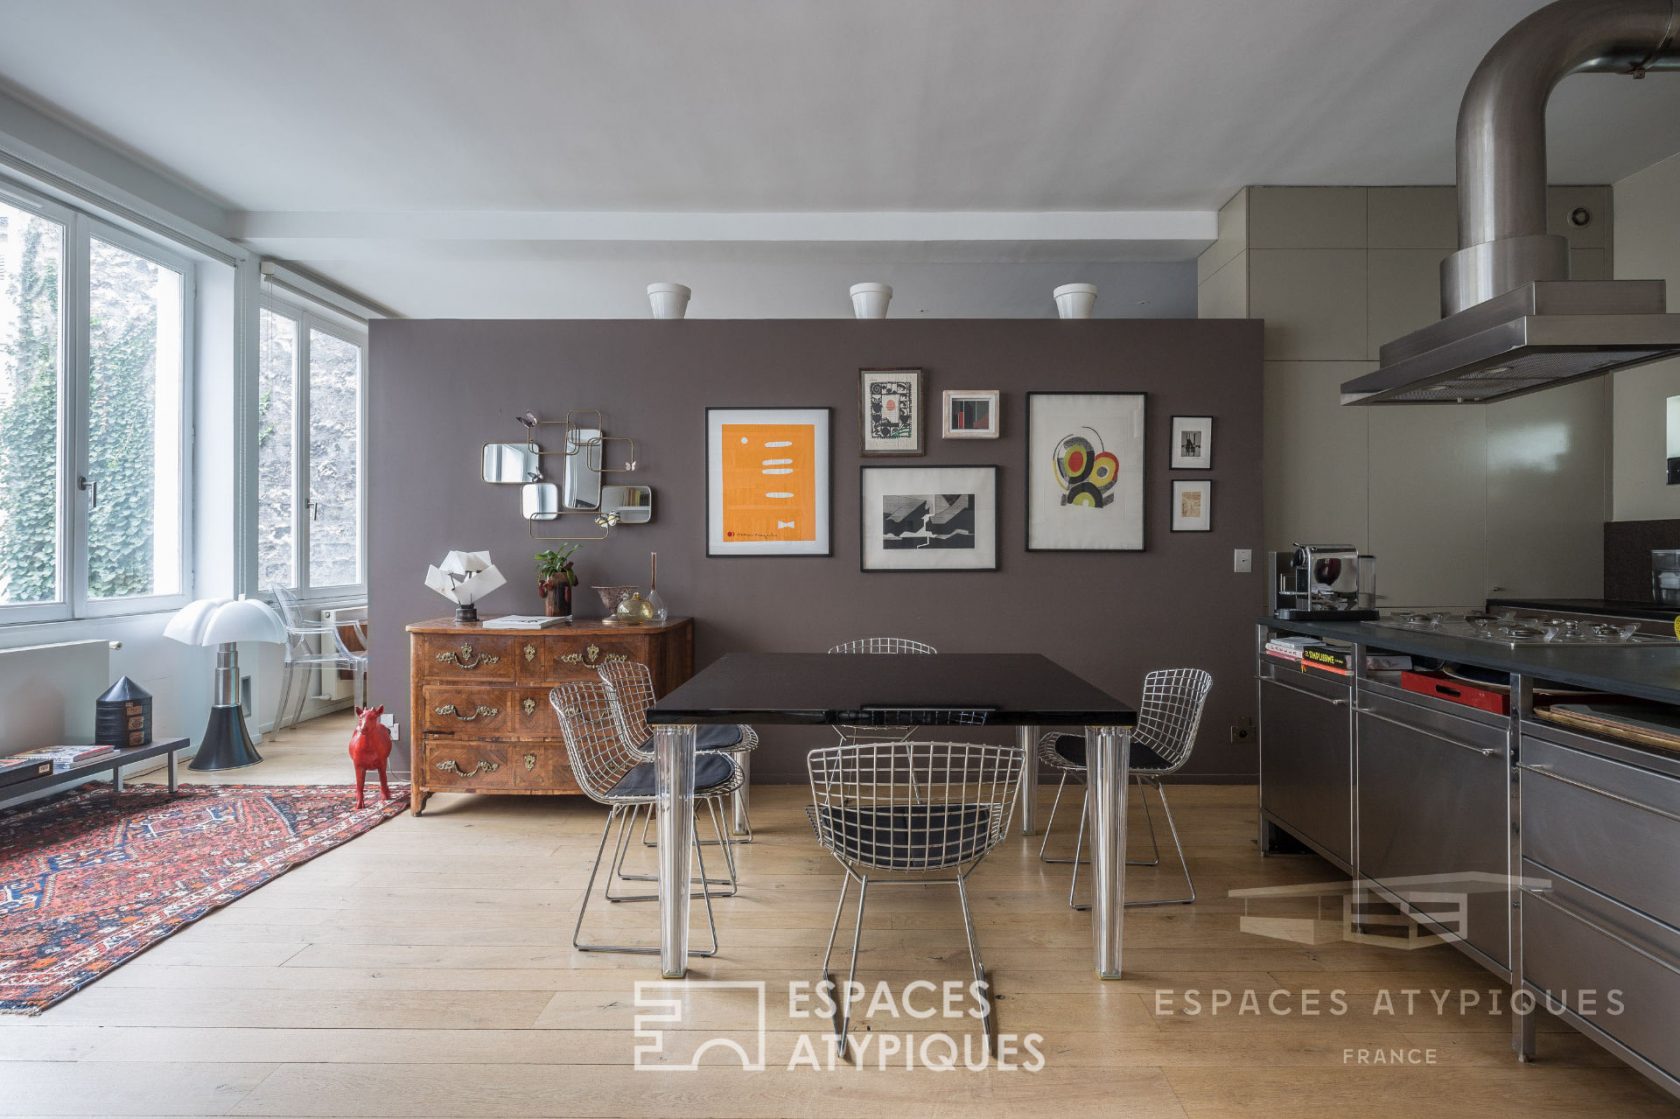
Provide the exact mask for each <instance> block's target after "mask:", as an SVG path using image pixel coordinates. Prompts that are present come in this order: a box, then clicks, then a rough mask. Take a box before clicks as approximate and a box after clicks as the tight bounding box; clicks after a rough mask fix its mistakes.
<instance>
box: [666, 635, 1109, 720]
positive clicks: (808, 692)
mask: <svg viewBox="0 0 1680 1119" xmlns="http://www.w3.org/2000/svg"><path fill="white" fill-rule="evenodd" d="M909 709H921V710H909ZM956 712H979V713H981V714H983V715H984V722H985V723H986V724H987V725H991V726H1022V725H1032V726H1037V725H1041V724H1042V725H1046V726H1087V725H1095V726H1131V725H1132V724H1133V723H1135V722H1136V721H1137V713H1136V712H1135V711H1133V710H1132V708H1131V707H1130V706H1128V705H1127V704H1124V703H1122V702H1120V701H1119V700H1117V699H1115V698H1114V697H1113V696H1111V695H1109V694H1108V693H1106V692H1104V691H1102V690H1100V689H1098V688H1096V687H1093V686H1092V685H1090V684H1088V683H1086V682H1085V681H1084V680H1081V679H1080V678H1079V677H1077V676H1075V675H1074V674H1073V673H1071V672H1069V671H1068V670H1067V669H1065V668H1063V667H1062V666H1061V665H1059V664H1057V663H1055V662H1054V661H1052V660H1050V659H1049V658H1048V657H1043V656H1040V655H1038V654H1037V653H939V654H936V655H915V654H910V655H902V654H901V655H867V654H864V655H844V654H840V655H834V654H825V653H731V654H730V655H728V656H726V657H724V658H723V659H721V660H719V661H717V662H716V663H714V664H712V665H710V666H709V667H707V668H705V669H702V670H701V671H700V672H699V673H698V674H697V675H695V676H694V677H693V678H692V679H690V680H689V681H688V682H687V683H685V684H682V685H681V686H679V687H677V688H676V689H675V690H673V691H672V692H671V693H670V694H669V695H667V696H665V697H664V698H663V699H661V700H660V701H659V702H658V703H656V704H654V706H653V709H652V710H650V711H649V712H648V715H647V718H648V722H650V723H768V724H774V723H787V724H797V725H811V724H824V723H827V724H834V723H850V724H861V725H868V724H871V723H879V724H886V725H907V724H913V723H914V724H930V723H952V722H958V721H961V720H960V719H959V718H957V717H953V713H956Z"/></svg>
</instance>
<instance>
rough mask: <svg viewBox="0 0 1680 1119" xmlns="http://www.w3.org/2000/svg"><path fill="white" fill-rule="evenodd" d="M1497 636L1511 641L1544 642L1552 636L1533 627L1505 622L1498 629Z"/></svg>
mask: <svg viewBox="0 0 1680 1119" xmlns="http://www.w3.org/2000/svg"><path fill="white" fill-rule="evenodd" d="M1499 636H1501V637H1509V638H1511V639H1512V640H1513V641H1545V640H1547V639H1548V638H1550V637H1551V636H1552V635H1551V634H1550V633H1548V632H1546V631H1545V630H1543V629H1536V628H1534V627H1533V626H1524V625H1516V624H1514V623H1509V622H1507V623H1506V624H1504V625H1501V626H1500V627H1499Z"/></svg>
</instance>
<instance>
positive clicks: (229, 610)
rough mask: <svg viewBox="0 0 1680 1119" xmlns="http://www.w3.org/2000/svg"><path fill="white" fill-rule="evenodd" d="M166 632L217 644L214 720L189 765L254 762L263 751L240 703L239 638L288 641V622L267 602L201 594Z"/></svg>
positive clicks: (224, 766) (203, 766)
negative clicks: (252, 732) (252, 740)
mask: <svg viewBox="0 0 1680 1119" xmlns="http://www.w3.org/2000/svg"><path fill="white" fill-rule="evenodd" d="M163 635H164V636H165V637H168V638H172V639H173V640H176V641H179V642H180V643H181V644H183V645H214V646H216V691H215V695H214V696H213V697H212V698H211V701H210V702H211V707H210V722H209V723H208V724H207V725H206V726H205V728H204V739H203V741H202V742H200V743H199V747H198V753H197V754H196V755H194V757H193V760H192V763H191V764H190V765H189V766H188V768H189V769H198V770H209V769H239V768H241V767H243V766H247V765H256V764H257V763H258V762H260V761H262V755H261V754H259V753H257V748H256V746H255V745H254V744H252V742H251V733H250V731H248V730H246V729H245V712H244V711H242V710H241V709H240V706H239V646H238V644H237V643H238V642H240V641H270V642H276V643H284V642H285V640H286V627H285V625H284V624H282V623H281V621H280V616H279V615H278V614H276V613H275V612H274V611H273V609H272V608H270V607H269V605H268V604H267V603H265V602H261V601H258V600H257V599H254V598H237V599H227V598H201V599H199V600H198V601H197V602H190V603H188V604H187V605H186V606H184V607H182V608H181V611H180V613H178V614H176V615H175V616H174V617H173V618H171V619H170V620H169V624H168V625H167V626H165V627H164V630H163Z"/></svg>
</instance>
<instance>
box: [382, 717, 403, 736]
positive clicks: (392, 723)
mask: <svg viewBox="0 0 1680 1119" xmlns="http://www.w3.org/2000/svg"><path fill="white" fill-rule="evenodd" d="M379 721H380V722H382V723H384V724H385V726H386V729H388V730H389V731H390V732H391V741H392V742H397V741H399V740H400V739H401V738H402V728H401V727H399V726H398V725H397V717H396V716H395V715H381V716H379Z"/></svg>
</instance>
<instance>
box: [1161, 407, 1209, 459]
mask: <svg viewBox="0 0 1680 1119" xmlns="http://www.w3.org/2000/svg"><path fill="white" fill-rule="evenodd" d="M1180 420H1201V421H1202V422H1201V423H1200V424H1199V425H1197V426H1199V427H1200V428H1201V430H1202V432H1203V438H1204V442H1203V451H1202V455H1201V457H1200V458H1198V459H1197V460H1196V461H1195V462H1190V463H1181V462H1180V461H1179V449H1180V448H1179V445H1178V438H1179V437H1178V421H1180ZM1167 436H1168V438H1169V439H1171V440H1172V442H1171V444H1170V446H1169V447H1168V450H1167V469H1168V470H1212V469H1213V417H1212V416H1173V417H1172V418H1171V420H1169V421H1168V427H1167Z"/></svg>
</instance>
